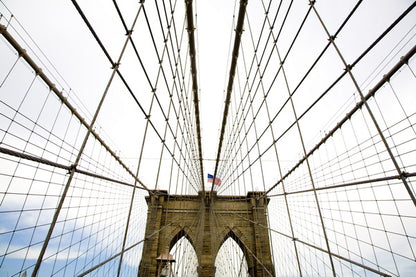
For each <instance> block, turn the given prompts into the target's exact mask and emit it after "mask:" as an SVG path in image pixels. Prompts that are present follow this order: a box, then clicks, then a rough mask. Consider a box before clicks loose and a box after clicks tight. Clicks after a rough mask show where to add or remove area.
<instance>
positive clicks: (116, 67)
mask: <svg viewBox="0 0 416 277" xmlns="http://www.w3.org/2000/svg"><path fill="white" fill-rule="evenodd" d="M119 66H120V63H114V64H113V66H112V67H111V69H118V68H119Z"/></svg>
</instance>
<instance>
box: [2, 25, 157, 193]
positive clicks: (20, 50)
mask: <svg viewBox="0 0 416 277" xmlns="http://www.w3.org/2000/svg"><path fill="white" fill-rule="evenodd" d="M0 33H1V34H2V35H3V37H4V38H5V39H6V40H7V41H8V42H9V43H10V44H11V45H12V46H13V48H14V49H16V51H17V52H18V53H19V55H21V56H22V58H23V59H24V60H25V61H26V62H27V63H28V64H29V65H30V67H31V68H32V69H33V70H34V71H35V72H36V74H37V75H38V76H39V77H40V78H41V79H42V80H43V81H44V82H45V83H46V85H47V86H48V87H49V88H50V90H51V91H53V92H54V93H55V95H56V96H57V97H58V98H59V100H60V101H61V102H62V103H63V104H65V106H66V107H67V108H68V109H69V110H70V111H71V113H73V114H74V115H75V117H76V118H77V119H78V120H79V121H80V122H81V124H82V125H83V126H84V127H85V128H86V129H90V124H88V123H87V122H86V121H85V119H84V118H83V117H82V116H81V114H80V113H79V112H78V111H77V110H76V109H75V107H74V106H73V105H72V104H71V103H70V102H69V101H68V99H67V98H66V97H65V96H64V95H63V94H62V93H61V92H60V91H59V90H58V89H57V87H56V86H55V85H54V84H53V83H52V81H51V80H50V79H49V78H48V76H46V75H45V73H43V71H42V69H41V68H39V66H38V65H37V64H36V63H35V62H34V61H33V59H32V58H31V57H30V56H29V55H28V54H27V53H26V51H25V50H24V49H23V48H22V47H21V46H20V44H19V43H18V42H17V41H16V40H15V39H14V38H13V37H12V36H11V35H10V33H9V32H8V31H7V29H6V28H5V26H3V25H0ZM91 134H92V135H93V136H94V138H95V139H96V140H98V141H99V142H100V144H101V145H102V146H103V147H104V148H105V149H106V150H107V151H108V152H109V153H110V154H111V156H112V157H113V158H114V159H115V160H116V161H117V162H118V163H119V164H120V165H121V166H122V167H123V168H124V169H125V170H126V171H127V172H128V173H129V175H130V176H132V177H133V178H134V179H135V181H137V182H138V183H139V184H140V185H141V186H142V187H143V188H144V189H146V190H147V191H149V192H150V190H149V189H148V188H147V187H146V185H145V184H143V182H142V181H140V180H139V179H137V178H135V175H134V173H133V172H131V170H130V169H129V168H128V167H127V165H125V164H124V163H123V161H121V159H120V158H119V157H118V156H117V155H116V153H115V152H114V151H113V150H112V149H111V148H110V147H109V146H108V145H107V144H106V143H105V142H104V140H103V139H102V138H101V137H100V136H99V135H98V134H97V132H96V131H95V130H94V129H91Z"/></svg>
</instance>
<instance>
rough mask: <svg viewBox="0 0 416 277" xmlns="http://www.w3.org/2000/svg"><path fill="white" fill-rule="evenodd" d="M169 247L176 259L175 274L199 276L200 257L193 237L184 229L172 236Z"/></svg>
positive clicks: (185, 276)
mask: <svg viewBox="0 0 416 277" xmlns="http://www.w3.org/2000/svg"><path fill="white" fill-rule="evenodd" d="M169 248H170V253H171V254H172V255H173V257H174V258H175V260H176V263H173V265H172V272H173V276H181V277H182V276H183V277H197V276H198V272H197V268H198V257H197V255H196V251H195V249H194V246H193V243H192V240H191V238H190V237H189V235H188V234H187V233H186V232H185V231H184V230H183V229H182V230H181V231H179V233H178V234H176V236H174V237H173V238H172V240H171V242H170V245H169Z"/></svg>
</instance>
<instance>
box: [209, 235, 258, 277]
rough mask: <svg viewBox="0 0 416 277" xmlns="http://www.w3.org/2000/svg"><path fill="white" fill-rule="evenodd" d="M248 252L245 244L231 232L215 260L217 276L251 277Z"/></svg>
mask: <svg viewBox="0 0 416 277" xmlns="http://www.w3.org/2000/svg"><path fill="white" fill-rule="evenodd" d="M246 252H247V251H246V250H245V246H244V244H243V242H242V241H241V240H240V239H239V237H238V236H237V235H236V234H235V233H234V232H233V231H230V232H229V233H228V234H227V235H226V236H225V238H224V240H223V242H222V243H221V246H220V248H219V250H218V253H217V256H216V258H215V267H216V271H215V276H216V277H226V276H238V277H240V276H242V277H246V276H247V277H248V276H250V275H249V272H248V263H247V258H246V257H247V253H246Z"/></svg>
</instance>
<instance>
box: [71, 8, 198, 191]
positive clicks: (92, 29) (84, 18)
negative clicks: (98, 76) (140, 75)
mask: <svg viewBox="0 0 416 277" xmlns="http://www.w3.org/2000/svg"><path fill="white" fill-rule="evenodd" d="M71 1H72V3H73V4H74V6H75V8H76V9H77V11H78V13H79V14H80V16H81V17H82V19H83V20H84V22H85V24H86V25H87V27H88V29H89V30H90V32H91V33H92V35H93V36H94V38H95V40H96V41H97V43H98V44H99V45H100V48H101V49H102V51H103V52H104V54H105V55H106V57H107V59H108V60H109V62H110V63H111V64H112V65H113V67H115V69H116V72H117V75H118V76H119V78H120V80H121V81H122V83H123V84H124V86H125V87H126V89H127V90H128V92H129V93H130V95H131V96H132V98H133V100H134V101H135V103H136V104H137V105H138V107H139V109H140V111H141V112H142V113H143V114H144V115H145V117H146V120H147V121H148V122H149V124H150V126H151V127H152V129H153V130H154V132H155V134H156V135H157V137H158V138H159V139H160V141H161V142H162V143H163V145H164V146H165V147H166V149H167V151H168V152H169V154H170V155H171V156H172V159H174V160H175V161H176V163H177V164H178V166H179V163H178V162H177V160H176V158H175V157H174V155H173V153H172V151H171V150H170V149H169V147H168V146H167V144H166V142H165V141H164V140H163V137H162V135H161V134H160V133H159V132H158V130H157V128H156V126H155V125H154V123H153V122H152V120H150V115H148V114H147V113H146V111H145V110H144V108H143V106H142V105H141V104H140V102H139V100H138V99H137V97H136V96H135V95H134V93H133V91H132V89H131V88H130V86H129V84H128V83H127V81H126V79H125V78H124V77H123V75H122V74H121V71H120V70H119V68H118V67H117V64H115V63H114V61H113V60H112V59H111V57H110V55H109V54H108V51H107V50H106V48H105V46H104V45H103V43H102V42H101V40H100V38H99V37H98V35H97V34H96V32H95V30H94V28H93V27H92V25H91V24H90V22H89V21H88V19H87V18H86V16H85V14H84V12H83V11H82V9H81V8H80V7H79V5H78V3H77V1H76V0H71ZM140 4H141V7H143V4H144V1H140ZM131 34H132V31H131V30H129V31H128V33H127V35H128V36H129V37H130V36H131ZM129 40H130V38H129ZM133 48H134V50H135V53H136V56H137V58H138V60H139V62H140V65H141V67H142V68H143V72H144V74H145V76H146V79H147V82H148V84H149V86H150V88H151V90H152V92H153V93H155V88H154V86H153V85H152V82H151V81H150V77H149V75H148V73H147V71H146V70H145V66H144V64H143V62H142V60H141V58H140V56H139V54H138V51H137V48H135V47H133ZM155 97H156V98H157V96H155ZM159 105H160V103H159ZM165 119H167V118H166V117H165ZM175 143H176V144H178V142H177V140H175ZM181 154H182V155H183V153H181ZM185 163H186V162H185ZM186 164H187V163H186ZM188 166H189V165H188ZM182 171H183V170H182ZM184 173H185V172H184ZM185 176H186V178H187V179H188V181H189V182H190V183H192V182H191V180H189V176H187V175H186V174H185ZM194 189H195V188H194ZM195 190H196V189H195ZM196 191H197V190H196Z"/></svg>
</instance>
